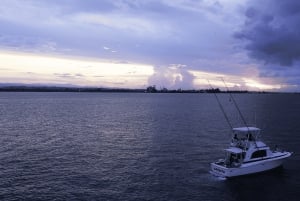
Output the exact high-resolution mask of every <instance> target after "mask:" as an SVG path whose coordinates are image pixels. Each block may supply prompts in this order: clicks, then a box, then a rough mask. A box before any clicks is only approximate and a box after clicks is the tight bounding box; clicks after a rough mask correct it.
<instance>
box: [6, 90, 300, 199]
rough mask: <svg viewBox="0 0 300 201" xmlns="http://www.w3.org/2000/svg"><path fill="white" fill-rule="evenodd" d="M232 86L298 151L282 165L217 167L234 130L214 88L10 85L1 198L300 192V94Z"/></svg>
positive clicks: (243, 104)
mask: <svg viewBox="0 0 300 201" xmlns="http://www.w3.org/2000/svg"><path fill="white" fill-rule="evenodd" d="M233 96H234V98H235V100H236V102H237V103H238V105H239V107H240V110H241V112H242V113H243V115H244V117H245V119H246V120H247V122H248V124H249V125H256V126H258V127H260V128H261V129H263V130H262V137H263V139H264V141H265V142H266V143H267V144H268V145H270V146H271V147H273V146H275V145H279V146H281V147H282V148H284V149H286V150H290V151H293V152H294V154H293V156H292V157H291V158H289V159H288V160H287V161H286V163H285V164H284V166H283V168H279V169H276V170H274V171H271V172H267V173H263V174H257V175H252V176H245V177H237V178H234V179H227V180H224V179H220V178H216V177H214V176H212V175H211V174H210V173H209V168H210V162H212V161H215V160H217V159H219V158H222V157H223V156H224V151H223V149H224V148H226V147H227V146H228V144H229V137H230V127H229V126H228V124H227V123H226V120H225V118H224V116H223V114H222V112H221V110H220V108H219V107H218V103H217V101H216V99H215V97H214V95H213V94H146V93H145V94H143V93H15V92H8V93H6V92H2V93H0V200H8V201H9V200H116V201H118V200H122V201H124V200H136V201H140V200H200V201H206V200H207V201H222V200H224V201H227V200H228V201H234V200H237V201H247V200H249V201H250V200H251V201H253V200H255V201H261V200H262V201H266V200H272V201H277V200H278V201H282V200H287V201H294V200H299V198H300V95H299V94H233ZM218 97H219V98H220V101H221V102H222V104H223V106H224V109H225V111H226V113H227V115H228V116H229V118H230V120H231V122H232V124H233V125H234V126H243V124H242V122H241V120H240V118H239V117H238V113H237V111H236V110H235V108H234V105H233V101H232V99H231V98H230V97H229V95H228V94H218Z"/></svg>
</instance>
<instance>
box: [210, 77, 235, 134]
mask: <svg viewBox="0 0 300 201" xmlns="http://www.w3.org/2000/svg"><path fill="white" fill-rule="evenodd" d="M207 82H208V84H209V86H210V88H211V89H212V91H213V94H214V95H215V97H216V99H217V102H218V104H219V107H220V108H221V111H222V113H223V115H224V117H225V119H226V121H227V123H228V125H229V126H230V128H231V130H232V129H233V127H232V125H231V123H230V121H229V118H228V116H227V115H226V113H225V110H224V108H223V106H222V104H221V102H220V100H219V98H218V96H217V94H216V93H215V91H214V89H213V87H212V85H211V84H210V82H209V80H207Z"/></svg>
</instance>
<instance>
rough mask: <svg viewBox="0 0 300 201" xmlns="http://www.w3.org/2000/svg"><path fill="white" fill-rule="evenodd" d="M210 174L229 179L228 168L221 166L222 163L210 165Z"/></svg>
mask: <svg viewBox="0 0 300 201" xmlns="http://www.w3.org/2000/svg"><path fill="white" fill-rule="evenodd" d="M210 167H211V171H210V173H211V174H212V175H214V176H217V177H228V168H226V167H225V166H224V165H222V164H220V162H213V163H211V164H210Z"/></svg>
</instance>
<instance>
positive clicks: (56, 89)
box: [0, 85, 249, 93]
mask: <svg viewBox="0 0 300 201" xmlns="http://www.w3.org/2000/svg"><path fill="white" fill-rule="evenodd" d="M1 91H2V92H10V91H11V92H135V93H226V92H231V93H249V91H247V90H239V91H236V90H232V91H222V90H220V89H219V88H212V89H167V88H165V87H163V88H160V89H157V88H156V86H155V85H151V86H148V87H147V88H146V89H126V88H98V87H59V86H22V85H20V86H0V92H1Z"/></svg>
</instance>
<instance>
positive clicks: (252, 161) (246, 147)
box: [211, 127, 292, 178]
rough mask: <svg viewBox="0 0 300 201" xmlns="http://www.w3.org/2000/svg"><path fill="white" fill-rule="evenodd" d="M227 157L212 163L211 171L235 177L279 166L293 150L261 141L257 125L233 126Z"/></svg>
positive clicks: (216, 174) (223, 175) (219, 174)
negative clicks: (286, 149) (271, 147)
mask: <svg viewBox="0 0 300 201" xmlns="http://www.w3.org/2000/svg"><path fill="white" fill-rule="evenodd" d="M232 131H233V132H232V138H231V143H230V146H229V148H227V149H225V153H226V155H225V158H224V159H219V160H218V161H216V162H213V163H211V173H212V174H213V175H215V176H220V177H226V178H228V177H235V176H241V175H247V174H253V173H259V172H263V171H267V170H271V169H274V168H277V167H279V166H281V165H282V163H283V162H284V160H285V159H287V158H288V157H290V156H291V155H292V152H289V151H284V150H280V149H278V148H275V149H273V150H271V149H270V147H269V146H267V145H266V144H265V143H264V142H263V141H261V139H260V138H261V134H260V133H261V132H260V131H261V130H260V129H259V128H256V127H239V128H233V130H232Z"/></svg>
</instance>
